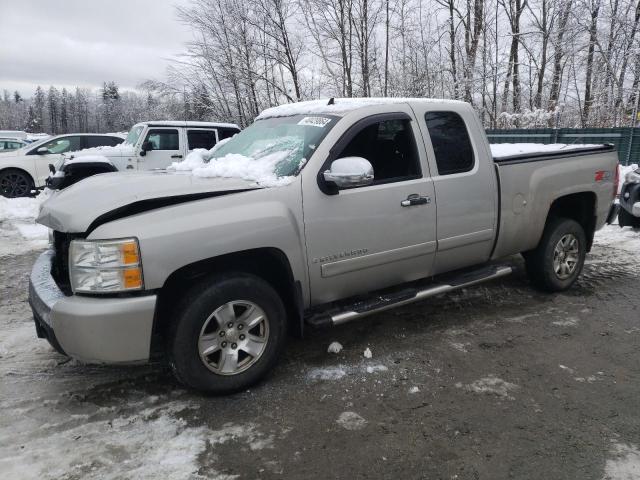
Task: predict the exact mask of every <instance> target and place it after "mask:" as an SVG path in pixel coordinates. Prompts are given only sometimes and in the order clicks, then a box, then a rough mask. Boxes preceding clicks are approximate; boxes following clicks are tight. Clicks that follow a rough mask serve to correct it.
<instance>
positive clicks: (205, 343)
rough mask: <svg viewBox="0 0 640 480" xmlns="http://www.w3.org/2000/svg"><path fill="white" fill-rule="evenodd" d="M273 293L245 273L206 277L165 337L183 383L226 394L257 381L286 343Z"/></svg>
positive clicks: (186, 299) (185, 301)
mask: <svg viewBox="0 0 640 480" xmlns="http://www.w3.org/2000/svg"><path fill="white" fill-rule="evenodd" d="M286 330H287V319H286V312H285V308H284V305H283V304H282V300H281V299H280V297H279V296H278V294H277V292H276V291H275V290H274V289H273V288H272V287H271V286H270V285H269V284H268V283H266V282H265V281H264V280H262V279H261V278H259V277H256V276H254V275H249V274H245V273H236V274H227V275H221V276H214V277H210V278H209V279H208V280H206V281H205V282H202V283H200V284H199V285H197V286H196V287H194V288H192V289H191V290H190V291H189V292H188V293H187V294H186V295H185V296H184V297H183V298H182V300H181V302H180V305H179V306H178V309H177V318H176V319H175V323H174V324H173V326H172V328H171V331H170V333H169V336H168V343H169V344H168V351H169V357H170V364H171V367H172V368H173V371H174V373H175V374H176V376H177V378H178V379H179V380H180V381H181V382H182V383H184V384H185V385H187V386H189V387H192V388H195V389H197V390H202V391H206V392H211V393H217V394H222V393H231V392H234V391H238V390H242V389H244V388H247V387H249V386H250V385H252V384H254V383H255V382H257V381H258V380H260V379H261V378H262V377H263V376H264V375H266V374H267V372H268V371H269V370H270V369H271V368H272V367H273V366H274V365H275V363H276V361H277V359H278V357H279V356H280V353H281V352H282V350H283V347H284V343H285V341H286Z"/></svg>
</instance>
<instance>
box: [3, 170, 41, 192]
mask: <svg viewBox="0 0 640 480" xmlns="http://www.w3.org/2000/svg"><path fill="white" fill-rule="evenodd" d="M33 188H34V184H33V179H32V178H31V176H30V175H29V174H28V173H27V172H25V171H23V170H20V169H18V168H7V169H6V170H2V171H1V172H0V195H2V196H3V197H7V198H17V197H27V196H29V195H31V191H32V190H33Z"/></svg>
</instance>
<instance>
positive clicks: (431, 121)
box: [424, 112, 474, 175]
mask: <svg viewBox="0 0 640 480" xmlns="http://www.w3.org/2000/svg"><path fill="white" fill-rule="evenodd" d="M424 120H425V122H426V123H427V129H428V130H429V136H430V137H431V145H433V152H434V153H435V156H436V164H437V165H438V173H439V174H440V175H451V174H453V173H462V172H468V171H469V170H471V169H472V168H473V164H474V157H473V148H472V147H471V140H470V139H469V133H468V132H467V126H466V125H465V123H464V120H462V117H460V115H458V114H457V113H455V112H427V113H426V114H425V116H424Z"/></svg>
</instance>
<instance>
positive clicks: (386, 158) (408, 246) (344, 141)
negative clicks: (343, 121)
mask: <svg viewBox="0 0 640 480" xmlns="http://www.w3.org/2000/svg"><path fill="white" fill-rule="evenodd" d="M380 110H382V111H383V112H384V111H385V110H386V111H387V112H386V113H380V114H376V115H372V116H369V117H366V118H364V119H363V120H360V121H359V122H357V123H355V124H354V125H352V126H351V127H350V128H349V129H348V130H347V131H346V132H345V133H344V134H343V135H342V137H341V138H340V140H339V141H338V142H337V143H336V144H335V146H334V147H333V148H332V150H331V153H330V155H329V158H328V159H327V160H326V162H325V163H324V164H323V165H322V167H321V169H320V171H318V170H317V167H316V170H315V171H313V172H311V173H308V172H305V173H307V175H306V176H305V177H304V179H303V210H304V225H305V233H306V245H307V255H308V267H309V278H310V286H311V301H312V303H313V304H318V303H325V302H329V301H332V300H335V299H337V298H340V297H345V296H348V295H355V294H360V293H364V292H367V291H371V290H375V289H380V288H384V287H387V286H391V285H395V284H399V283H403V282H406V281H410V280H415V279H418V278H421V277H426V276H428V275H429V274H430V273H431V270H432V265H433V259H434V253H435V249H436V242H435V240H436V208H435V195H434V188H433V182H432V181H431V178H430V175H429V169H428V165H427V163H426V160H425V158H426V155H425V150H424V145H423V143H422V142H416V138H418V137H419V135H420V131H419V130H418V128H417V126H416V124H415V121H414V119H413V116H412V115H411V110H410V109H409V107H405V106H401V105H394V106H383V107H379V108H378V110H376V111H380ZM349 156H356V157H363V158H365V159H367V160H368V161H369V162H370V163H371V164H372V166H373V170H374V177H375V179H374V182H373V184H372V185H368V186H363V187H356V188H350V189H344V190H340V191H339V192H338V193H337V194H327V193H324V192H323V191H322V190H321V187H320V183H319V182H321V181H322V180H320V178H318V179H317V180H316V176H317V175H319V176H321V174H322V172H323V171H324V170H326V169H328V168H329V167H330V164H331V161H333V160H335V159H338V158H344V157H349ZM410 198H414V199H417V198H421V199H423V200H421V201H415V202H410V201H407V199H410Z"/></svg>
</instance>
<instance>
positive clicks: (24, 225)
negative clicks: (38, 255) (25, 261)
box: [0, 190, 50, 257]
mask: <svg viewBox="0 0 640 480" xmlns="http://www.w3.org/2000/svg"><path fill="white" fill-rule="evenodd" d="M49 195H50V191H48V190H45V191H43V192H41V193H40V194H39V195H38V196H37V197H35V198H29V197H23V198H5V197H2V196H0V257H2V256H5V255H20V254H23V253H26V252H28V251H30V250H40V249H44V248H46V246H47V244H48V241H49V233H48V230H47V227H45V226H43V225H38V224H37V223H35V219H36V217H37V216H38V213H39V211H40V205H41V204H42V202H44V201H45V200H46V199H47V198H49Z"/></svg>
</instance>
